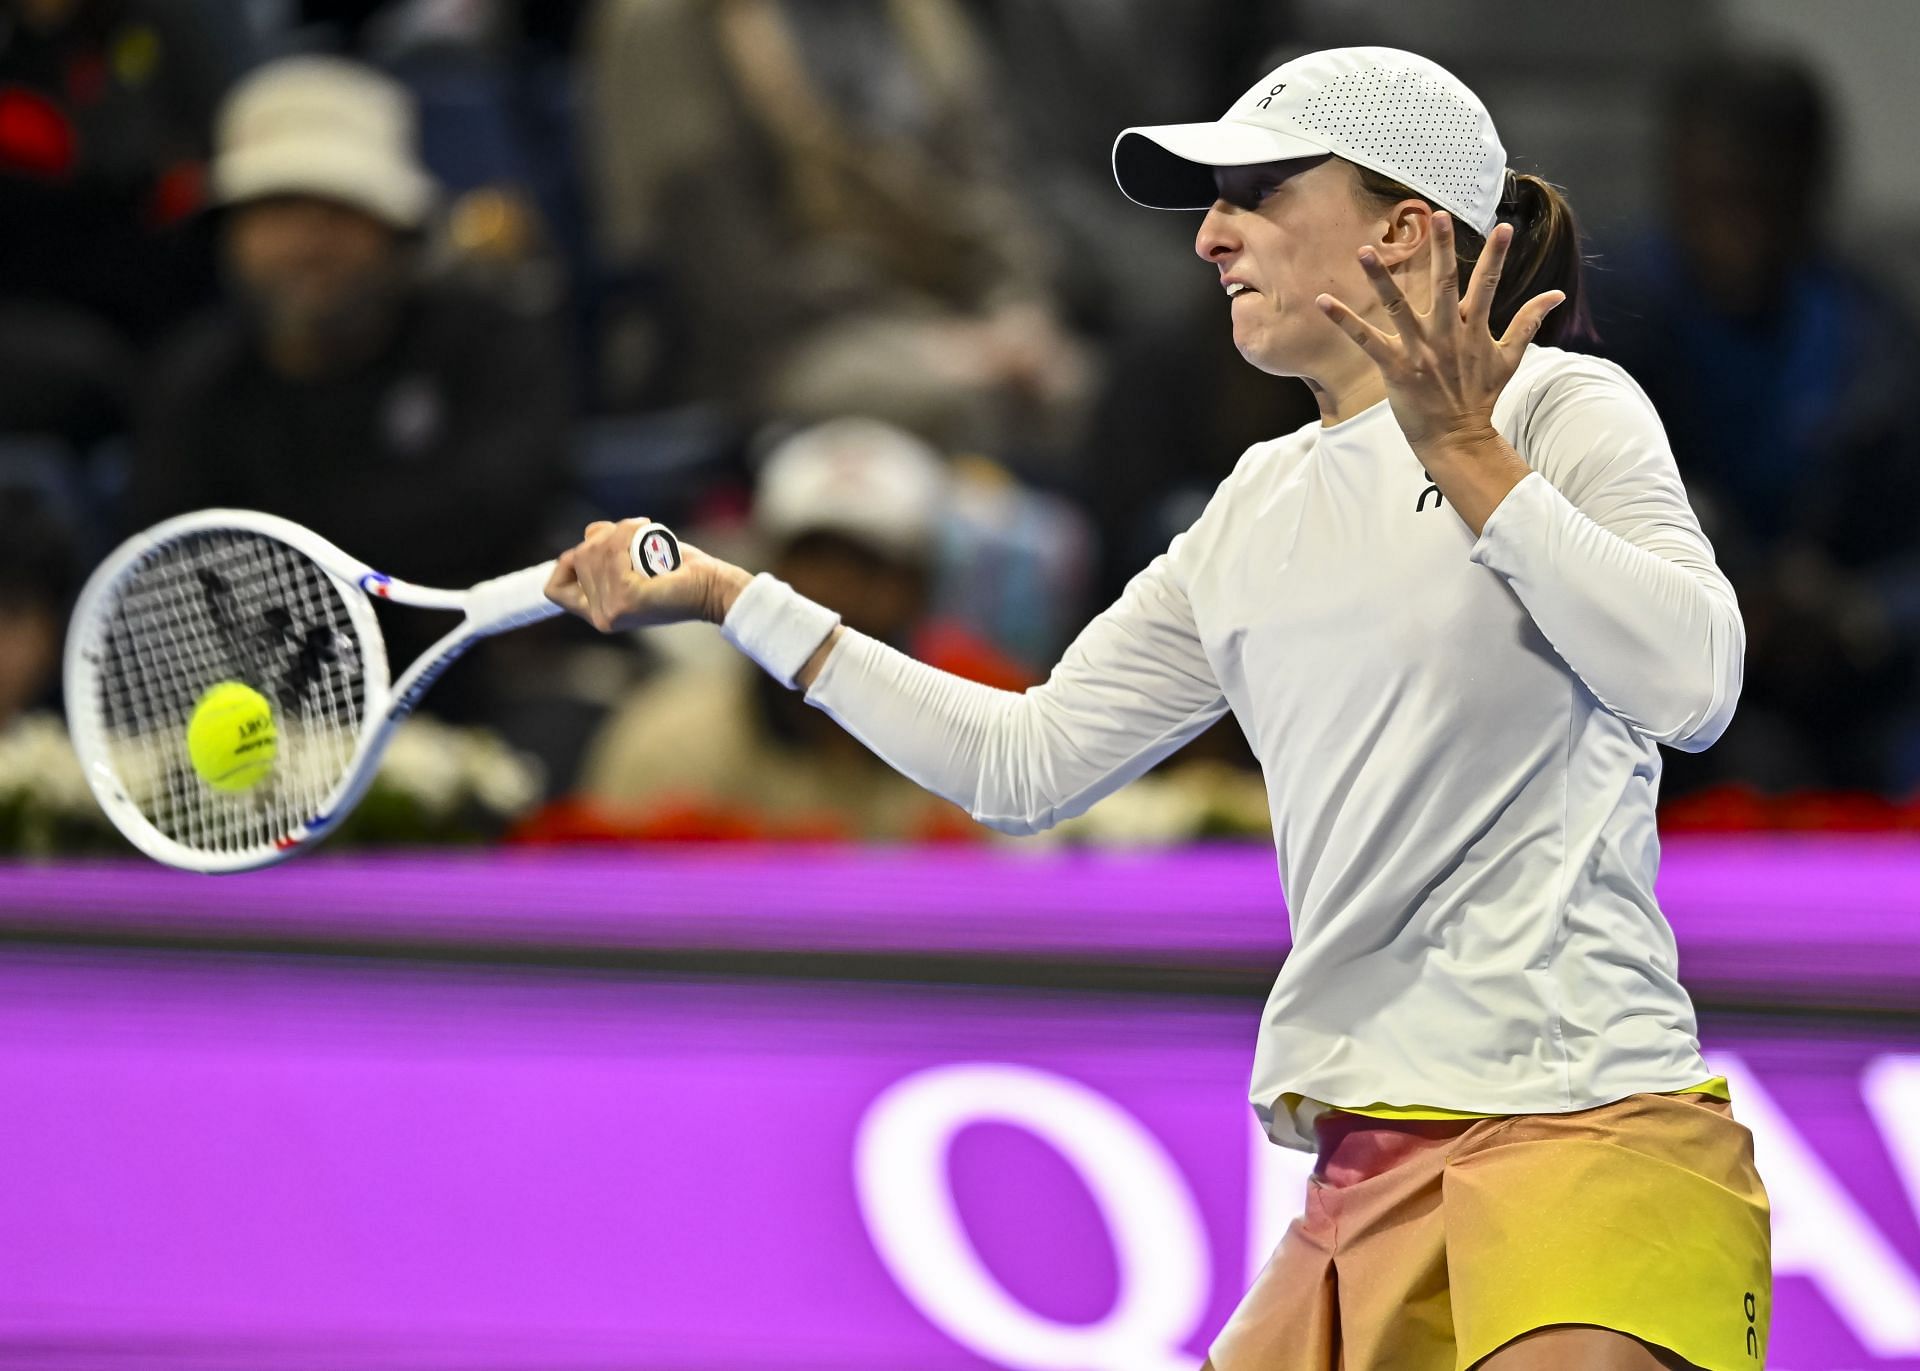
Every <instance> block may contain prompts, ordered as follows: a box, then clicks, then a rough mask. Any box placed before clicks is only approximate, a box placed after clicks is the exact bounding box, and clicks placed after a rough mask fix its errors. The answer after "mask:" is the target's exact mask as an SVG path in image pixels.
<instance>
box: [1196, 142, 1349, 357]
mask: <svg viewBox="0 0 1920 1371" xmlns="http://www.w3.org/2000/svg"><path fill="white" fill-rule="evenodd" d="M1353 176H1354V172H1353V167H1352V166H1351V165H1350V164H1349V163H1347V162H1343V161H1341V160H1340V159H1339V158H1337V157H1320V158H1309V159H1305V160H1301V161H1289V162H1267V163H1264V164H1262V165H1259V166H1251V167H1222V168H1219V169H1217V170H1216V171H1215V172H1214V183H1215V185H1216V186H1217V187H1218V189H1219V193H1220V198H1219V199H1218V200H1216V201H1215V202H1214V205H1213V208H1212V209H1210V210H1208V211H1207V217H1206V218H1205V219H1204V220H1203V221H1202V222H1201V225H1200V233H1199V236H1198V237H1197V238H1196V239H1195V240H1194V251H1195V252H1197V253H1199V254H1200V257H1201V260H1203V261H1205V262H1206V263H1207V264H1208V265H1209V266H1212V267H1214V268H1216V269H1217V270H1218V271H1219V273H1220V279H1221V283H1222V288H1223V290H1228V291H1230V292H1232V293H1231V298H1229V299H1227V301H1226V305H1225V307H1226V308H1227V309H1228V310H1229V311H1230V313H1231V317H1232V320H1233V341H1234V345H1235V346H1236V347H1238V348H1239V349H1240V355H1241V356H1243V357H1245V358H1246V359H1247V360H1248V361H1249V362H1251V363H1253V364H1254V365H1255V366H1257V367H1259V368H1260V369H1261V370H1262V371H1267V372H1271V373H1273V374H1274V375H1276V376H1304V377H1307V378H1309V379H1311V380H1315V381H1319V382H1323V383H1325V384H1327V385H1329V386H1332V385H1335V384H1336V383H1337V381H1338V378H1339V376H1340V375H1341V374H1342V373H1344V372H1345V371H1347V370H1349V369H1351V368H1352V365H1353V359H1352V357H1351V356H1350V354H1354V353H1357V351H1358V350H1357V349H1355V348H1354V346H1353V344H1352V343H1351V342H1350V341H1348V340H1347V339H1346V338H1345V337H1344V336H1342V334H1341V333H1340V331H1339V330H1338V329H1337V328H1335V327H1334V325H1333V323H1332V322H1331V321H1330V320H1329V319H1328V318H1327V316H1326V315H1324V314H1322V313H1321V312H1320V310H1319V308H1318V307H1317V306H1316V305H1315V304H1314V300H1315V299H1316V298H1317V297H1318V296H1319V295H1320V294H1321V293H1322V292H1325V293H1327V294H1331V295H1334V296H1337V297H1339V298H1340V299H1342V300H1344V301H1346V302H1347V303H1348V304H1349V305H1352V306H1353V307H1354V308H1356V309H1364V308H1365V305H1366V302H1368V301H1371V300H1373V299H1374V298H1375V297H1374V294H1373V288H1372V287H1371V286H1370V285H1369V284H1368V282H1367V278H1366V274H1365V273H1364V272H1362V271H1361V270H1360V266H1359V262H1358V260H1357V259H1356V257H1355V253H1356V252H1357V251H1358V250H1359V248H1360V246H1361V244H1363V243H1369V242H1375V241H1377V240H1378V238H1379V237H1380V235H1381V234H1382V233H1383V232H1385V230H1386V227H1387V216H1386V215H1385V214H1384V213H1382V212H1380V211H1377V210H1371V209H1366V208H1363V206H1362V199H1361V197H1360V196H1359V195H1358V194H1356V191H1355V185H1356V183H1355V181H1354V179H1353ZM1361 360H1362V361H1364V360H1365V358H1364V356H1363V357H1362V358H1361Z"/></svg>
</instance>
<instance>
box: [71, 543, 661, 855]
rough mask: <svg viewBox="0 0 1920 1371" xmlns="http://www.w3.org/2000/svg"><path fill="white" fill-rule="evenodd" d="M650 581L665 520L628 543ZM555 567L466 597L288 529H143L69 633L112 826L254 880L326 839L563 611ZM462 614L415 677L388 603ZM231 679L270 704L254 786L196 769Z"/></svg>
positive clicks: (98, 790) (77, 725) (81, 747)
mask: <svg viewBox="0 0 1920 1371" xmlns="http://www.w3.org/2000/svg"><path fill="white" fill-rule="evenodd" d="M628 553H629V556H630V557H631V558H632V560H633V564H634V566H635V568H636V569H637V570H641V571H644V572H646V573H647V574H648V575H652V576H659V575H664V574H665V573H667V572H669V571H672V570H674V569H675V568H677V567H678V566H679V565H680V545H679V543H678V541H677V540H676V539H675V538H674V536H673V534H672V532H671V531H670V530H668V529H667V528H665V527H664V526H663V525H660V524H648V525H644V526H642V527H641V528H640V529H639V530H638V531H637V532H636V533H635V534H634V537H633V540H632V542H631V543H630V544H629V548H628ZM553 565H554V564H553V563H552V562H547V563H545V564H543V565H541V566H534V567H528V568H527V569H526V570H524V571H516V572H513V573H511V574H510V575H506V576H500V577H496V578H495V579H493V580H490V581H482V582H480V583H479V584H478V585H474V586H469V587H468V588H467V589H465V590H434V589H431V588H429V587H426V586H417V585H411V584H409V583H408V582H406V581H402V580H398V579H396V578H394V577H392V576H389V575H386V574H385V573H384V572H379V571H375V570H374V569H373V568H372V567H370V566H368V565H367V564H366V563H365V562H362V561H359V560H357V559H356V558H353V557H350V556H348V555H347V554H346V553H345V552H342V551H341V550H340V549H339V548H337V547H335V546H334V545H333V544H332V543H330V542H328V541H327V540H326V539H324V538H322V537H320V536H319V535H318V534H316V533H313V532H311V531H309V530H308V529H305V528H302V527H301V526H300V525H298V524H296V523H293V522H291V521H290V520H287V519H282V518H278V517H276V516H274V515H271V514H259V513H255V512H252V511H248V510H233V509H210V510H202V511H200V512H198V513H194V514H183V515H181V516H179V517H178V518H174V519H169V520H167V521H166V522H164V523H161V524H156V525H155V526H154V527H152V528H150V529H148V530H146V531H145V532H143V533H138V534H135V535H134V536H133V537H132V538H130V539H128V540H127V541H126V542H125V543H122V544H121V545H120V546H119V547H118V548H116V549H115V550H114V552H113V554H112V555H111V556H109V557H108V558H107V559H106V561H105V562H103V563H102V564H101V566H100V568H99V569H98V570H97V571H95V572H94V573H93V575H92V576H91V577H90V578H89V579H88V581H87V584H86V587H85V589H83V590H82V591H81V593H80V600H79V603H78V604H77V605H76V606H75V608H74V612H73V622H72V626H71V628H70V630H69V632H68V637H67V653H66V696H67V727H68V732H69V733H70V735H71V736H72V739H73V747H74V751H75V752H76V753H77V754H78V755H79V758H80V764H81V767H82V769H83V770H84V771H85V773H86V777H87V783H88V785H90V786H91V787H92V789H93V793H94V796H95V797H96V798H97V799H98V800H99V801H100V805H101V807H102V808H103V809H105V810H106V812H107V815H108V817H109V818H111V819H112V820H113V822H114V824H115V825H116V826H117V827H118V828H119V829H120V831H121V832H122V833H124V834H126V835H127V837H128V838H129V839H131V840H132V842H133V843H134V845H135V846H136V847H138V848H139V849H140V850H141V851H142V852H145V853H146V854H147V855H148V856H150V857H154V858H156V859H158V860H159V861H162V862H165V863H167V864H168V865H169V866H176V867H181V868H183V869H185V870H189V871H206V872H225V871H246V870H250V869H252V868H254V867H261V866H267V865H269V864H271V863H273V862H278V861H283V860H285V859H286V858H288V857H291V856H293V855H294V854H295V853H296V852H299V851H301V850H302V849H304V848H306V847H309V846H311V845H312V844H314V843H316V842H318V841H319V840H320V839H322V838H324V837H325V836H326V835H327V833H328V831H329V830H331V829H332V828H333V827H334V825H336V824H338V823H339V822H340V820H341V819H342V818H343V817H345V815H346V814H347V813H348V811H350V810H351V809H352V808H353V806H354V805H355V803H357V802H358V801H359V799H360V797H361V796H362V795H363V794H365V793H366V790H367V787H368V786H369V785H370V784H371V783H372V781H373V777H374V773H375V772H376V771H377V770H378V769H379V766H380V758H381V755H382V754H383V753H384V752H385V751H386V748H387V743H388V741H389V740H390V739H391V738H392V736H393V731H394V728H395V727H396V726H397V725H398V724H399V723H400V721H401V720H403V719H405V718H406V717H407V715H409V714H411V713H412V712H413V709H414V706H415V705H417V704H418V703H419V702H420V697H421V696H422V695H424V694H425V693H426V692H427V689H428V687H430V686H431V685H432V684H433V683H434V681H435V680H437V679H438V678H439V676H440V673H441V672H443V671H445V670H446V669H447V668H448V667H449V666H450V665H452V664H453V662H454V661H455V660H457V659H458V658H459V657H460V655H461V654H462V653H464V652H465V651H466V650H467V649H468V648H470V647H472V646H473V645H474V644H475V643H476V642H478V641H480V639H482V638H486V637H490V636H492V635H493V634H496V633H505V632H507V631H508V630H509V629H515V628H520V627H523V626H525V625H527V624H531V623H537V622H539V621H540V620H543V619H548V618H551V617H553V616H554V615H556V614H559V613H561V612H562V611H561V609H560V607H559V606H558V605H556V604H554V603H553V602H552V601H550V600H548V599H547V597H546V593H545V586H546V584H547V580H548V578H549V577H550V576H551V575H552V573H553ZM375 599H381V600H387V601H391V602H393V603H397V604H403V605H413V606H417V607H419V608H421V609H436V610H452V611H455V612H457V613H459V614H460V615H461V619H460V622H459V624H458V625H457V626H456V627H455V628H453V629H452V630H450V631H449V632H448V633H446V634H445V635H444V636H443V637H441V638H440V639H439V641H437V642H436V643H434V645H433V646H432V647H430V648H429V649H428V650H427V651H426V652H424V653H422V654H421V655H420V657H419V658H418V659H417V660H416V661H415V662H414V663H413V664H412V665H411V666H409V667H408V668H407V669H406V670H405V671H403V672H402V673H400V676H399V678H398V679H397V680H394V679H391V678H390V677H389V675H388V670H387V650H386V643H385V640H384V639H383V638H382V637H381V635H380V622H379V619H378V618H377V617H376V615H375V614H374V609H373V601H374V600H375ZM228 682H238V683H239V684H241V685H243V686H246V687H248V688H249V689H251V690H253V691H256V692H258V693H259V695H260V696H263V697H265V700H266V702H267V704H268V705H269V706H270V708H271V711H272V716H273V725H274V728H275V730H276V731H277V751H276V754H275V755H274V757H273V761H272V766H271V770H270V771H269V772H268V773H267V774H266V775H265V777H264V778H263V779H261V780H259V781H258V782H257V783H256V784H254V785H252V786H250V787H248V788H246V789H244V790H238V791H228V790H220V789H216V788H215V787H214V786H213V785H212V784H210V783H209V782H208V781H207V780H205V779H203V778H202V776H201V774H200V773H199V772H198V771H196V770H195V768H194V765H193V760H192V758H191V756H190V755H189V751H188V745H187V733H188V726H189V724H190V723H191V722H192V720H193V716H194V712H195V710H196V708H197V707H198V706H199V704H200V702H201V701H202V700H203V699H205V698H206V696H207V692H209V691H210V690H212V689H213V688H214V687H215V686H217V685H221V684H224V683H228Z"/></svg>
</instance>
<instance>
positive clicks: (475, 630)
mask: <svg viewBox="0 0 1920 1371" xmlns="http://www.w3.org/2000/svg"><path fill="white" fill-rule="evenodd" d="M222 532H236V533H256V534H261V535H263V536H265V537H268V538H275V539H278V540H279V541H280V542H283V543H285V544H287V545H288V546H289V547H291V548H293V549H294V550H295V551H297V552H300V553H303V554H304V555H306V556H307V557H310V558H312V559H313V561H314V562H315V564H317V565H318V566H319V567H320V568H321V569H322V570H323V571H325V572H326V574H327V575H328V577H329V578H331V580H332V581H333V584H334V588H335V589H337V590H338V591H339V592H340V598H341V599H342V601H344V602H345V604H346V607H347V615H348V617H349V619H350V620H351V621H352V623H353V627H354V631H355V632H356V633H358V634H359V637H360V658H361V677H362V681H363V691H364V698H363V706H362V708H363V713H362V720H361V724H360V736H359V738H358V739H357V741H356V742H355V745H354V751H353V757H352V760H351V761H350V762H349V763H348V765H347V768H346V771H345V773H344V774H343V775H342V776H341V778H340V780H339V782H338V783H337V784H336V785H335V786H334V788H333V790H332V791H331V792H330V793H329V794H328V796H327V798H326V800H325V801H324V802H323V803H322V805H321V806H320V813H319V814H318V815H317V816H315V817H314V818H313V819H312V820H311V821H310V822H307V823H304V824H301V825H300V826H299V827H297V828H296V829H295V830H294V831H292V832H290V833H286V834H282V835H280V836H279V837H277V838H276V839H274V840H273V841H272V842H270V843H264V844H256V845H255V846H253V847H249V848H241V849H238V850H236V851H233V852H226V853H211V852H205V851H202V850H200V849H199V848H195V847H189V846H188V845H186V844H184V843H181V842H178V841H176V840H175V839H173V838H170V837H168V836H167V835H166V834H165V833H162V832H161V831H160V830H159V829H158V828H157V827H155V826H154V824H153V823H152V822H151V821H150V820H148V818H147V817H146V815H145V814H143V813H142V812H141V810H140V806H139V805H138V804H136V803H135V802H134V800H133V798H132V797H131V796H130V795H128V794H127V791H126V787H125V786H124V785H123V784H122V782H121V779H120V776H119V774H118V772H117V771H116V770H115V768H114V765H113V758H112V752H111V750H110V749H109V747H108V743H107V737H106V732H105V729H104V727H103V718H102V714H103V711H102V710H101V709H100V707H99V698H100V697H99V685H100V681H99V672H98V670H97V669H96V666H95V662H96V661H97V659H98V657H99V655H100V652H101V649H102V645H103V638H104V634H105V632H106V630H107V627H108V625H109V623H110V622H111V621H110V619H109V618H108V616H107V614H106V613H105V612H104V611H105V609H106V607H107V606H108V605H109V604H111V603H113V602H115V601H116V600H117V597H118V593H119V590H120V583H121V580H122V578H123V577H124V576H125V575H126V573H127V572H128V571H129V570H130V569H131V568H132V567H134V566H135V565H136V564H137V563H139V562H140V561H141V560H142V559H143V558H145V557H148V556H150V555H151V554H152V553H153V552H154V551H155V550H157V549H158V548H160V547H161V546H162V545H163V544H166V543H169V542H172V541H174V540H175V539H178V538H181V537H183V536H185V535H189V534H194V533H222ZM553 567H554V564H553V563H552V562H543V563H541V564H540V565H539V566H531V567H527V568H526V569H525V570H523V571H514V572H509V573H508V574H507V575H505V576H496V577H494V578H493V579H492V580H488V581H481V582H479V583H477V584H475V585H471V586H469V587H467V588H466V589H465V590H438V589H435V588H433V587H431V586H420V585H414V584H413V583H412V582H409V581H402V580H399V579H398V578H396V577H393V576H389V575H387V574H386V573H384V572H380V571H376V570H374V569H373V568H372V567H371V566H368V565H367V564H366V563H365V562H363V561H361V560H360V559H359V558H357V557H353V556H350V555H348V554H347V553H346V552H343V551H342V550H341V549H340V548H338V547H336V546H334V544H332V543H330V542H328V541H327V540H326V539H325V538H322V537H321V536H320V535H319V534H317V533H315V532H313V531H312V530H311V529H307V528H303V527H302V526H301V525H299V524H296V523H294V522H293V521H292V520H290V519H283V518H280V517H279V516H278V515H273V514H263V513H260V512H258V511H256V510H246V509H206V510H198V511H196V512H194V513H192V514H182V515H179V516H177V517H175V518H172V519H168V520H166V521H165V522H163V523H159V524H155V525H154V526H153V527H152V528H149V529H146V530H144V531H143V532H140V533H137V534H135V535H134V536H133V537H131V538H129V539H128V540H127V541H126V542H124V543H122V544H121V545H120V546H119V547H117V548H115V549H114V551H113V552H112V553H111V554H110V555H109V556H108V557H107V559H106V560H105V561H104V562H102V563H101V564H100V566H99V568H98V569H96V570H95V571H94V573H93V575H92V576H90V577H88V578H87V584H86V586H85V588H84V589H82V590H81V592H80V599H79V602H78V603H77V604H76V605H75V606H74V611H73V620H72V627H71V629H70V630H69V632H68V635H67V649H66V664H65V687H66V696H67V702H68V703H67V721H68V722H67V727H68V732H69V734H70V736H71V737H72V740H73V748H74V752H75V753H76V754H77V755H78V756H79V758H80V766H81V770H82V771H83V772H84V773H85V774H86V778H87V784H88V785H89V786H90V787H91V788H92V790H93V793H94V797H95V798H96V799H98V800H99V802H100V807H101V808H102V809H104V810H105V811H106V813H107V817H108V818H110V819H112V820H113V822H114V825H115V826H116V827H117V828H119V830H120V831H121V832H122V833H124V834H126V835H127V837H128V838H129V839H130V840H131V841H132V842H133V844H134V846H136V847H138V848H139V849H140V850H141V851H142V852H144V853H146V854H147V855H148V856H149V857H152V858H154V859H155V860H157V861H161V862H165V863H166V864H167V865H168V866H174V867H180V868H182V869H183V870H187V871H201V872H208V873H219V872H231V871H252V870H255V869H257V868H260V867H263V866H271V865H273V864H274V863H275V862H282V861H285V860H286V859H287V858H288V857H291V856H293V855H294V854H295V853H297V852H300V851H302V850H303V849H305V848H307V847H309V846H311V845H312V844H313V843H316V842H318V841H319V840H320V839H322V838H324V837H325V836H326V835H327V833H328V832H329V831H330V830H331V829H332V828H333V827H334V826H335V825H336V824H338V823H339V822H340V820H341V819H343V818H345V817H346V815H347V814H348V812H349V811H351V810H352V808H353V807H354V805H355V804H357V803H358V802H359V801H360V798H361V797H362V796H363V795H365V794H366V791H367V787H368V786H370V785H372V784H373V778H374V776H375V775H376V774H377V773H378V771H379V769H380V758H381V756H382V755H383V754H384V753H385V752H386V750H387V744H388V743H389V742H390V741H392V738H393V732H394V729H396V728H397V727H398V726H399V725H400V723H401V721H402V720H404V719H405V718H406V717H407V716H408V715H409V714H411V713H413V710H414V706H415V705H417V704H418V703H419V702H420V697H421V696H422V695H424V694H425V693H426V691H427V688H428V687H429V686H431V685H432V684H433V683H434V681H435V680H437V679H439V676H440V673H441V672H443V671H445V670H446V669H447V667H448V666H450V665H451V664H452V663H453V662H454V661H456V660H457V659H458V658H459V657H460V655H461V654H462V653H464V652H465V651H466V650H467V649H468V648H470V647H472V646H473V645H474V644H475V643H477V642H479V641H480V640H481V639H482V638H489V637H492V636H493V635H494V634H496V633H505V632H508V631H509V630H512V629H516V628H522V627H525V626H526V625H528V624H533V623H539V622H540V621H541V620H543V619H551V618H553V617H554V616H555V615H557V614H560V613H562V612H563V611H562V610H561V608H560V606H559V605H556V604H554V603H553V602H552V601H551V600H549V599H548V598H547V596H546V584H547V581H548V580H549V578H551V576H552V575H553ZM648 574H652V573H651V572H649V573H648ZM374 597H378V598H379V599H382V600H390V601H392V602H394V603H396V604H403V605H411V606H414V607H416V608H419V609H440V610H452V611H455V612H457V613H459V614H460V615H461V616H462V617H461V620H460V622H459V623H458V624H457V625H455V626H454V627H453V628H452V629H451V630H449V631H448V632H447V633H446V634H444V635H443V636H442V637H441V638H440V639H439V640H438V641H437V642H435V643H434V645H433V646H432V647H430V648H428V649H427V650H426V651H425V652H423V653H422V654H421V655H420V656H419V657H418V658H416V659H415V660H414V662H413V664H412V665H411V666H409V667H408V668H407V669H406V670H405V671H404V672H403V673H401V676H400V679H399V680H397V681H389V676H388V664H387V648H386V640H385V639H384V638H383V637H382V635H381V632H380V621H379V618H378V616H377V615H375V613H374V610H373V599H374ZM76 706H77V707H76Z"/></svg>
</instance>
